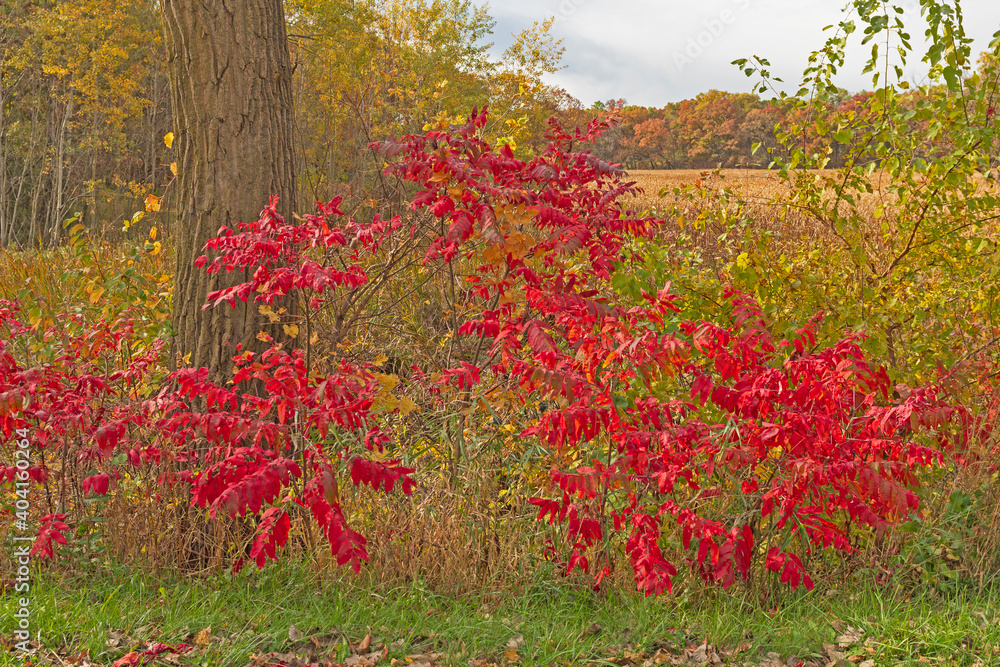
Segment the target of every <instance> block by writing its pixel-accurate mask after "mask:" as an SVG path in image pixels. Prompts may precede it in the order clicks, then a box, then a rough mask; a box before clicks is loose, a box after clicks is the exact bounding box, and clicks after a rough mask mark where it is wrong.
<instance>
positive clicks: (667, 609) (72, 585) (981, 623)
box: [0, 562, 1000, 666]
mask: <svg viewBox="0 0 1000 667" xmlns="http://www.w3.org/2000/svg"><path fill="white" fill-rule="evenodd" d="M850 589H851V591H853V594H847V593H841V592H832V593H827V594H823V593H821V592H819V589H817V591H816V592H814V593H810V594H804V593H799V594H794V595H791V596H789V597H788V598H787V599H786V600H785V601H784V603H783V604H782V605H780V607H778V608H777V609H775V610H771V611H766V610H761V609H759V608H756V607H754V606H752V605H750V604H748V603H747V602H746V601H745V600H744V599H743V598H742V597H741V595H740V594H739V593H736V594H729V593H722V592H719V593H716V592H708V593H702V594H699V595H697V596H695V597H689V596H685V595H681V596H677V597H672V596H665V597H663V598H660V599H644V598H642V597H640V596H636V595H631V594H629V593H626V592H612V593H602V594H595V593H593V592H592V591H590V590H589V589H586V588H576V587H572V586H569V585H566V584H558V583H553V582H543V583H539V584H537V585H536V586H534V587H533V588H532V589H531V590H529V591H527V592H525V593H522V594H519V595H511V596H503V595H501V594H499V593H484V594H483V595H480V596H476V597H474V598H453V597H449V596H443V595H439V594H436V593H433V592H431V591H429V590H427V589H426V588H425V587H423V586H421V585H420V584H419V583H414V584H411V585H409V586H407V587H405V588H398V589H395V590H380V589H378V588H377V587H375V586H373V585H358V584H356V583H352V584H347V583H344V581H343V580H341V581H339V582H327V583H325V584H324V583H322V582H321V581H320V579H318V578H317V577H316V576H314V575H313V574H312V573H311V570H310V569H309V568H307V567H304V566H302V565H298V564H296V563H294V562H285V563H280V564H277V565H272V566H270V567H269V568H267V569H265V570H264V571H263V572H254V571H249V572H247V573H246V574H242V575H237V576H234V577H232V576H228V575H227V576H224V577H223V576H217V577H213V578H208V579H200V580H194V579H187V580H183V579H176V578H175V579H164V580H157V579H152V578H146V577H143V576H140V575H136V576H132V575H130V574H129V573H128V571H127V570H124V569H105V570H103V571H102V572H100V573H94V574H90V575H88V576H83V575H78V576H63V577H55V576H51V575H50V576H43V577H39V578H37V579H36V581H35V588H34V590H33V591H32V597H31V611H32V615H33V616H32V632H33V634H35V633H37V632H40V633H41V638H42V642H43V645H44V647H45V649H47V650H48V651H56V652H58V653H59V654H61V655H63V656H67V655H70V654H79V653H80V652H81V651H84V652H86V654H87V655H89V657H90V660H92V661H93V662H94V663H95V664H103V665H110V664H111V663H113V662H114V661H115V660H116V659H118V658H119V657H121V656H122V655H124V654H126V653H127V652H129V651H131V650H134V649H139V650H143V649H144V648H146V647H147V646H148V645H149V643H150V642H154V641H158V642H165V643H168V644H177V643H180V642H188V643H191V642H192V635H194V634H195V633H197V632H199V631H201V630H203V629H205V628H207V627H209V626H211V636H212V637H213V639H212V640H211V641H210V642H209V644H208V646H207V647H204V648H198V649H197V650H195V651H192V652H190V653H187V654H185V655H183V656H182V657H181V658H180V660H179V662H180V664H185V665H243V664H247V663H248V661H249V657H250V656H251V655H254V654H257V655H259V654H262V653H268V652H277V653H290V652H296V649H298V652H299V653H302V654H305V653H308V651H307V648H308V647H309V646H313V648H314V649H315V647H314V645H313V643H312V642H310V641H309V640H308V637H309V636H316V637H318V638H319V640H320V643H321V644H324V646H323V647H322V649H321V650H313V652H312V659H313V660H319V659H320V658H321V657H330V658H331V659H333V661H334V662H339V661H343V660H344V659H345V658H347V656H348V655H350V650H351V645H352V644H353V645H357V644H358V643H359V642H361V641H362V639H363V638H364V637H365V636H366V635H367V634H368V633H369V632H370V633H371V635H372V647H373V649H374V648H379V649H381V648H382V647H385V648H387V649H388V656H387V658H388V660H385V661H383V662H382V664H390V661H391V660H392V659H397V660H401V661H402V662H403V664H408V662H407V660H406V657H407V656H414V655H416V654H421V655H426V654H440V655H439V656H438V657H437V658H436V660H435V662H436V663H437V664H442V665H463V666H464V665H469V664H470V662H469V661H470V659H475V660H480V661H485V662H483V663H477V664H494V663H495V664H505V663H513V662H518V663H520V664H523V665H555V664H563V665H570V664H583V663H591V664H602V662H603V664H610V660H613V659H616V658H623V657H627V656H631V658H632V662H633V663H634V664H642V662H643V661H644V660H645V659H647V658H648V657H649V656H651V655H652V654H654V653H655V652H656V651H657V650H659V649H664V650H666V651H667V652H669V653H671V654H679V653H681V652H683V650H684V648H685V647H693V646H697V645H698V644H701V643H702V642H703V641H704V640H705V639H707V640H708V642H709V643H710V644H712V645H713V646H718V647H719V648H720V649H732V648H734V647H736V646H738V645H740V644H744V645H750V646H751V648H749V650H748V651H746V652H744V653H743V654H741V655H739V656H736V657H733V658H731V660H732V662H733V663H735V664H743V663H744V662H751V661H756V660H758V659H760V657H761V656H764V655H766V654H767V653H769V652H776V653H778V654H780V656H781V658H782V659H783V660H784V659H786V658H787V657H789V656H791V655H795V656H798V657H799V658H801V659H803V660H808V659H810V658H813V659H819V658H820V657H821V656H823V648H822V645H823V643H825V642H833V641H834V639H835V637H837V635H838V634H840V632H838V630H837V629H835V628H837V627H839V628H841V629H842V630H843V629H844V628H846V627H847V626H852V627H853V628H856V629H857V630H859V631H860V632H861V634H862V637H861V639H860V641H859V642H857V643H856V644H855V645H854V646H852V647H848V648H845V652H846V654H847V655H848V656H849V657H850V656H855V655H862V656H864V657H865V658H866V659H867V658H869V657H871V658H874V659H875V660H876V664H877V665H883V664H884V665H890V664H891V665H897V664H915V665H923V664H928V662H926V661H930V663H929V664H944V665H953V664H954V665H975V664H977V662H978V664H981V665H990V664H1000V653H998V645H1000V619H998V614H1000V605H998V602H1000V599H998V597H997V596H995V595H991V594H984V595H979V596H975V597H971V598H969V597H951V598H941V597H931V596H929V595H928V596H926V597H917V598H909V599H907V598H905V597H892V596H889V595H886V594H884V593H882V592H880V591H878V590H877V589H876V588H875V587H873V586H865V585H863V584H862V583H860V582H859V583H858V584H857V585H855V586H851V587H850ZM15 603H16V601H15V599H14V596H13V594H6V595H5V596H3V597H0V608H2V609H3V614H2V615H0V635H3V636H4V637H5V638H9V637H10V635H11V632H12V630H13V622H12V616H11V614H12V612H13V610H14V605H15ZM292 625H295V626H296V628H298V629H299V630H300V631H302V632H303V633H304V635H305V638H304V639H298V641H297V642H293V641H292V640H290V638H289V628H290V627H291V626H292ZM597 626H599V627H600V631H593V630H595V629H596V627H597ZM588 629H590V630H591V631H592V632H587V630H588ZM521 637H523V642H522V641H521V640H520V639H519V638H521ZM114 638H117V640H118V641H117V643H115V642H114V641H113V639H114ZM109 639H112V641H111V642H109ZM866 641H867V642H868V644H867V646H868V647H869V648H870V649H871V650H865V647H866V644H865V642H866ZM514 646H516V649H515V650H516V655H515V653H513V652H511V647H514ZM43 653H44V652H43ZM921 658H923V660H921ZM46 660H48V661H49V662H45V663H41V664H60V663H59V662H56V661H55V660H54V659H53V658H51V657H49V658H46ZM414 660H415V661H417V662H419V660H420V659H419V658H414ZM729 661H730V659H727V662H729ZM0 664H22V662H21V658H20V657H19V656H18V655H17V654H14V653H13V652H11V653H7V654H0ZM28 664H40V663H39V662H29V663H28ZM158 664H167V663H163V662H159V663H158ZM398 664H399V663H397V665H398ZM824 664H825V663H824Z"/></svg>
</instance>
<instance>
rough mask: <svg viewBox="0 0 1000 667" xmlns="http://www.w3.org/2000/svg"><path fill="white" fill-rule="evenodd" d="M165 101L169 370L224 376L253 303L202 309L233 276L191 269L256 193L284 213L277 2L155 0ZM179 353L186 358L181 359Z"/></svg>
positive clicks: (285, 97) (247, 342) (250, 332)
mask: <svg viewBox="0 0 1000 667" xmlns="http://www.w3.org/2000/svg"><path fill="white" fill-rule="evenodd" d="M160 1H161V7H162V9H163V23H164V33H165V42H166V46H167V60H168V62H167V71H168V74H169V77H170V89H171V100H172V102H173V116H174V127H173V132H174V135H175V138H174V144H173V147H174V150H175V152H176V153H177V155H178V158H179V159H178V160H177V165H178V180H177V182H176V183H175V185H174V187H176V188H177V192H176V193H175V195H176V199H175V201H176V202H177V207H178V211H177V213H178V222H179V224H178V226H177V230H176V233H175V234H174V235H173V236H174V243H175V246H176V250H177V270H176V273H175V275H174V303H173V326H174V340H173V354H172V355H171V365H172V366H174V367H176V366H179V365H183V366H193V367H195V368H200V367H207V368H208V369H209V373H210V377H211V378H212V379H214V380H216V381H220V380H224V379H226V378H227V377H228V376H229V373H230V371H231V367H232V363H231V361H230V359H231V358H232V356H233V355H235V354H236V346H237V344H242V345H243V348H244V349H255V348H257V347H258V345H259V343H257V342H256V335H257V333H258V332H259V331H260V330H261V328H262V326H261V322H260V316H259V315H258V312H257V306H256V305H255V304H253V302H252V299H251V303H250V304H248V305H243V304H239V303H238V302H237V303H238V307H237V308H236V309H233V308H230V307H229V306H228V305H222V306H219V307H217V308H210V309H208V310H204V311H203V310H202V308H201V307H202V305H203V304H204V303H205V301H206V294H207V293H208V292H209V291H211V290H214V289H219V288H220V287H224V286H228V285H231V284H233V283H235V282H238V281H242V280H244V279H245V278H244V276H243V275H242V274H239V275H229V276H227V275H224V274H223V275H220V274H216V275H214V276H211V277H209V276H207V275H206V274H205V273H204V271H203V270H201V269H197V268H195V266H194V261H195V259H197V258H198V256H200V255H201V254H203V251H202V248H203V246H204V244H205V242H206V241H207V240H208V239H209V238H211V237H213V236H215V235H216V232H217V231H218V229H219V227H221V226H223V225H227V226H234V225H235V224H236V223H237V222H252V221H254V220H256V219H257V218H258V216H259V214H260V211H261V209H263V207H264V206H265V205H266V204H267V200H268V197H269V196H270V195H273V194H277V195H279V196H280V197H281V203H280V204H279V211H280V212H281V213H282V215H284V216H285V217H286V219H290V216H291V212H292V207H293V205H294V202H293V196H294V193H295V172H294V159H293V148H292V146H293V144H292V66H291V58H290V57H289V52H288V39H287V35H286V33H285V16H284V8H283V6H282V0H160ZM186 355H190V357H189V358H187V359H186V360H185V357H186Z"/></svg>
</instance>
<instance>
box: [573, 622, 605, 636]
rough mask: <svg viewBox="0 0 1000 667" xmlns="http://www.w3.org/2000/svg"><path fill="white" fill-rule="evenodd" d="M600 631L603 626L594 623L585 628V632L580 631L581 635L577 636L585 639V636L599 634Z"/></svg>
mask: <svg viewBox="0 0 1000 667" xmlns="http://www.w3.org/2000/svg"><path fill="white" fill-rule="evenodd" d="M600 631H601V626H600V625H598V624H597V623H592V624H590V625H589V626H587V627H586V628H584V629H583V632H581V633H580V636H579V637H577V639H583V638H584V637H591V636H593V635H596V634H598V633H599V632H600Z"/></svg>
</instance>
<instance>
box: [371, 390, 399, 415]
mask: <svg viewBox="0 0 1000 667" xmlns="http://www.w3.org/2000/svg"><path fill="white" fill-rule="evenodd" d="M397 405H399V399H398V398H396V397H395V396H393V395H392V394H387V395H385V396H379V397H378V398H376V399H375V400H374V401H372V408H374V409H375V410H383V409H384V410H385V411H386V412H392V411H393V410H395V409H396V406H397Z"/></svg>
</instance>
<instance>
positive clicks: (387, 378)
mask: <svg viewBox="0 0 1000 667" xmlns="http://www.w3.org/2000/svg"><path fill="white" fill-rule="evenodd" d="M375 379H376V380H378V383H379V384H380V385H382V391H383V392H384V393H389V392H390V391H392V390H393V389H395V388H396V385H398V384H399V376H398V375H383V374H382V373H375Z"/></svg>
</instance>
